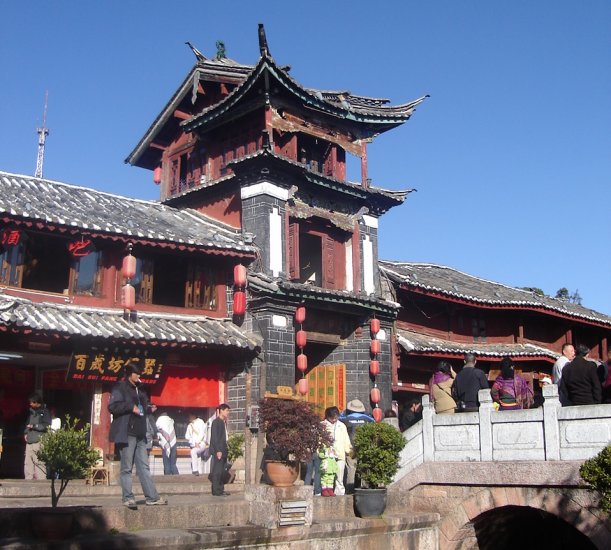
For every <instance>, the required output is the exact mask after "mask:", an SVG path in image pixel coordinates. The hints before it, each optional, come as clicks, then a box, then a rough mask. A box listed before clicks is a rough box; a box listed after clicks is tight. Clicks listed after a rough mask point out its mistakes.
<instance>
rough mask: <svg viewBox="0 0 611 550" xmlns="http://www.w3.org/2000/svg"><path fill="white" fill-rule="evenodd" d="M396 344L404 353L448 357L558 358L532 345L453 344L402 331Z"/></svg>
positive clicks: (432, 337)
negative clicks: (465, 355) (473, 354)
mask: <svg viewBox="0 0 611 550" xmlns="http://www.w3.org/2000/svg"><path fill="white" fill-rule="evenodd" d="M397 342H398V344H399V346H400V347H401V348H402V349H403V350H404V351H405V352H406V353H435V354H448V355H464V354H465V353H475V354H476V355H477V356H478V357H496V358H500V357H505V356H508V357H514V358H518V357H520V358H524V357H530V358H535V357H537V358H540V357H546V358H549V359H550V360H552V361H555V360H556V359H557V358H558V356H559V355H558V354H557V353H555V352H553V351H551V350H549V349H547V348H544V347H542V346H536V345H534V344H502V343H491V344H484V343H463V342H453V341H450V340H444V339H443V338H437V337H435V336H429V335H428V334H423V333H420V332H414V331H411V330H404V329H397Z"/></svg>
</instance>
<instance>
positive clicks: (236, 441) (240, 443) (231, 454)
mask: <svg viewBox="0 0 611 550" xmlns="http://www.w3.org/2000/svg"><path fill="white" fill-rule="evenodd" d="M242 456H244V434H243V433H242V432H235V433H232V434H231V435H230V436H229V439H228V440H227V460H228V461H229V462H231V463H233V462H235V461H236V460H237V459H238V458H240V457H242Z"/></svg>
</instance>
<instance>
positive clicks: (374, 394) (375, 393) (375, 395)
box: [369, 387, 380, 404]
mask: <svg viewBox="0 0 611 550" xmlns="http://www.w3.org/2000/svg"><path fill="white" fill-rule="evenodd" d="M369 398H370V399H371V402H372V403H376V404H377V403H379V402H380V388H378V387H374V388H371V392H369Z"/></svg>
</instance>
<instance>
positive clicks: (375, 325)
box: [369, 318, 380, 336]
mask: <svg viewBox="0 0 611 550" xmlns="http://www.w3.org/2000/svg"><path fill="white" fill-rule="evenodd" d="M369 327H370V329H371V334H372V335H373V336H375V335H376V334H377V333H378V332H380V320H379V319H375V318H374V319H372V320H371V321H369Z"/></svg>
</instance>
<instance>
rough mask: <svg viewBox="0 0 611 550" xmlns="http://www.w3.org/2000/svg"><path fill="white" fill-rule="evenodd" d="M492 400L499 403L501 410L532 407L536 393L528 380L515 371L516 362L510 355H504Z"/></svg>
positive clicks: (494, 385)
mask: <svg viewBox="0 0 611 550" xmlns="http://www.w3.org/2000/svg"><path fill="white" fill-rule="evenodd" d="M490 394H491V395H492V400H493V401H494V402H495V403H498V404H499V410H501V411H511V410H516V409H530V407H531V406H532V404H533V401H534V394H533V391H532V389H531V388H530V386H529V385H528V382H526V380H524V378H522V377H521V376H520V375H519V374H516V373H515V372H514V364H513V361H512V360H511V358H510V357H503V359H502V361H501V374H500V375H499V376H497V378H496V380H495V381H494V384H492V390H491V391H490Z"/></svg>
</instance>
